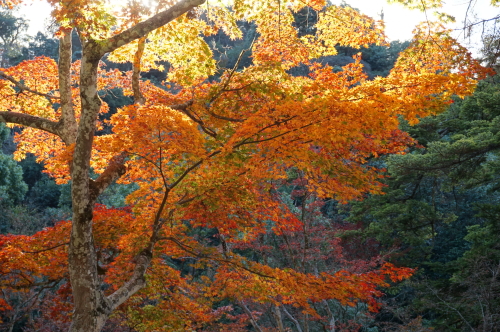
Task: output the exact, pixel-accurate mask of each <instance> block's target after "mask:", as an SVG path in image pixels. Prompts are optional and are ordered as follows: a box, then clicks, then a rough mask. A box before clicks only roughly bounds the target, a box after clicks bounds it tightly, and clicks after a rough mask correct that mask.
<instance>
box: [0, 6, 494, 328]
mask: <svg viewBox="0 0 500 332" xmlns="http://www.w3.org/2000/svg"><path fill="white" fill-rule="evenodd" d="M4 2H5V1H4ZM19 2H21V1H17V0H16V1H7V4H10V5H15V4H17V3H19ZM48 2H49V3H51V4H52V6H53V7H54V11H53V13H52V15H53V17H54V19H55V20H56V21H57V22H58V24H59V30H58V31H57V36H58V38H59V40H60V53H59V61H58V63H56V62H55V61H54V60H52V59H50V58H45V57H39V58H35V59H32V60H29V61H24V62H22V63H20V64H19V65H16V66H13V67H10V68H0V121H1V122H6V123H9V124H11V125H13V126H21V127H22V128H23V129H22V131H17V134H16V136H15V140H16V142H17V151H16V152H15V158H17V159H19V160H20V159H22V158H24V157H25V155H26V154H27V153H32V154H34V155H35V156H36V158H37V160H38V161H39V162H43V164H44V165H45V172H47V173H48V174H50V176H52V177H53V178H55V179H56V180H57V182H58V183H67V182H68V181H71V184H72V208H73V216H72V218H71V220H64V221H60V222H58V223H57V224H56V225H55V226H54V227H51V228H47V229H44V230H43V231H41V232H38V233H36V234H34V235H32V236H28V235H1V236H0V285H1V288H2V289H5V290H6V292H4V294H10V295H9V296H10V297H9V296H7V295H4V296H3V297H0V311H8V310H12V306H13V305H14V303H9V299H12V298H15V296H14V295H13V294H16V293H23V294H33V296H37V295H36V294H41V292H42V291H44V290H47V289H52V290H54V291H53V292H52V293H51V294H52V295H51V296H52V297H53V299H52V300H51V301H50V303H51V304H50V305H48V304H47V303H49V302H46V304H45V305H46V307H44V308H43V309H42V311H43V314H44V315H49V316H50V315H52V318H53V320H54V321H57V320H60V321H72V324H71V331H99V330H101V329H102V327H103V326H104V324H105V322H106V321H107V320H108V319H109V317H110V316H111V317H114V316H113V315H117V312H120V313H121V315H122V317H125V318H124V320H123V321H124V322H125V323H126V324H130V325H131V326H135V327H136V328H138V329H139V330H141V331H175V330H180V331H185V330H189V329H195V328H203V327H206V328H207V330H208V328H209V327H210V326H212V328H214V329H215V330H223V329H224V327H223V326H224V322H225V323H227V324H229V323H228V321H231V319H229V318H228V317H233V318H234V317H236V316H234V315H235V314H234V313H233V312H232V308H231V306H222V305H221V303H225V302H224V301H230V302H231V303H234V304H238V303H240V304H241V305H242V306H244V303H250V302H251V303H269V304H272V305H275V306H278V307H279V306H280V305H284V304H287V305H290V304H291V305H293V306H294V307H296V308H299V309H300V310H302V311H303V312H305V313H307V314H309V315H311V316H314V315H317V313H316V311H315V309H314V304H315V303H319V302H321V301H324V300H331V299H334V300H337V301H339V302H340V303H341V304H342V305H355V304H356V303H358V302H364V303H367V304H368V305H369V307H370V309H371V310H376V309H377V302H376V298H377V297H378V296H380V295H381V294H382V293H381V288H380V287H385V286H388V285H389V283H390V282H392V281H399V280H402V279H404V278H407V277H409V276H410V275H411V273H412V270H410V269H405V268H396V267H394V266H393V265H391V264H389V263H383V262H380V264H379V265H378V266H372V267H371V268H370V269H366V270H365V271H360V270H356V271H355V270H349V269H342V268H331V269H325V270H324V271H316V272H317V273H315V272H314V271H312V270H310V271H306V270H301V269H288V268H286V269H283V268H279V267H277V266H274V265H273V263H272V262H266V261H264V260H261V261H259V260H252V259H249V258H248V257H245V256H244V255H243V254H242V251H239V252H238V251H237V250H233V249H232V248H237V247H238V246H240V247H241V246H242V245H244V244H245V243H246V244H249V243H255V241H256V240H257V239H259V238H260V237H261V236H263V234H266V232H274V233H275V234H278V235H279V234H282V233H286V232H288V233H290V234H293V232H297V231H300V230H302V229H303V220H301V219H300V218H298V217H297V215H296V214H294V213H293V212H292V211H291V210H290V208H289V206H287V205H285V204H283V202H282V201H281V200H280V197H279V193H278V191H277V189H278V188H279V187H280V186H283V185H286V184H287V181H288V179H289V178H290V172H291V171H292V170H293V172H296V173H297V174H300V176H301V178H302V180H301V181H302V183H301V185H302V186H303V188H304V189H305V190H307V192H309V193H311V195H313V196H314V197H316V199H317V200H318V201H320V200H321V199H325V198H331V199H335V200H338V201H341V202H345V201H347V200H351V199H359V198H361V197H362V196H363V195H364V194H367V193H379V192H380V189H381V187H380V184H379V182H378V179H380V177H381V176H383V175H382V174H383V173H381V172H382V171H383V170H381V169H378V168H376V167H375V166H373V165H370V164H368V163H367V160H368V159H370V158H372V157H376V156H379V155H383V154H388V153H404V152H405V149H406V148H407V147H408V146H409V145H411V144H413V143H414V142H412V140H411V139H410V137H409V136H408V135H407V134H406V133H405V132H402V131H400V130H399V129H398V124H399V121H400V120H401V119H406V120H407V121H409V122H410V123H414V122H417V121H418V118H419V117H424V116H427V115H430V114H435V113H437V112H440V111H442V110H443V109H444V108H445V107H446V105H447V104H448V103H449V101H450V97H451V96H452V95H458V96H466V95H469V94H471V93H472V92H473V90H474V87H475V84H476V82H477V80H478V79H480V78H482V77H483V76H484V75H485V74H486V72H485V71H484V69H483V68H482V67H481V66H480V65H479V64H478V63H477V62H476V61H475V60H473V59H472V57H471V55H470V54H469V53H467V51H466V50H465V49H464V48H463V47H462V46H460V45H459V44H458V43H457V42H456V41H455V40H454V39H452V38H451V37H450V36H449V34H448V31H446V30H445V29H443V28H442V27H441V26H440V25H439V24H434V23H426V24H423V25H421V26H419V27H417V29H416V33H415V37H414V39H413V41H412V43H411V46H410V47H409V48H408V49H406V50H405V51H404V52H403V53H402V54H401V55H400V58H399V60H398V61H397V63H396V64H395V67H394V68H393V69H392V70H391V72H390V74H389V75H388V76H387V77H376V78H374V79H368V77H367V76H366V74H365V73H364V72H363V65H362V64H361V57H360V56H359V55H358V56H355V61H354V63H352V64H349V65H346V66H345V67H343V68H342V70H341V71H334V70H333V69H332V68H331V67H329V66H328V65H323V64H322V63H321V61H320V59H321V57H324V56H328V55H335V54H336V52H337V51H336V47H338V46H349V47H353V48H360V47H363V46H368V45H371V44H376V45H383V44H385V43H386V41H385V36H384V32H383V23H382V22H379V21H375V20H373V19H371V18H369V17H367V16H364V15H362V14H360V13H358V12H357V11H355V10H353V9H351V8H349V7H339V6H326V3H325V2H326V1H322V0H310V1H307V0H305V1H295V0H281V1H278V0H252V1H247V0H234V1H231V4H230V6H228V5H227V2H223V1H221V2H217V1H210V2H208V1H207V2H205V1H203V0H181V1H178V2H176V1H158V2H157V3H156V6H155V7H154V8H152V7H146V6H143V5H142V4H141V3H140V2H134V1H132V2H131V3H130V4H129V5H125V6H123V7H121V8H120V9H119V12H116V11H117V9H116V8H110V7H109V6H108V5H107V2H106V1H99V0H71V1H70V0H63V1H53V0H49V1H48ZM305 6H309V7H310V10H315V11H317V12H318V22H317V24H316V26H315V29H314V34H307V35H304V36H299V35H298V33H297V29H296V28H295V27H294V13H297V12H298V11H300V10H302V9H303V8H304V7H305ZM242 20H245V21H249V22H253V24H255V25H256V27H257V32H258V38H256V39H255V40H254V42H253V44H252V46H251V50H248V52H251V56H252V65H250V66H248V67H246V68H244V69H243V70H236V68H235V69H224V68H219V67H218V64H217V62H216V61H215V60H214V58H213V54H212V50H211V49H210V47H209V45H207V43H206V42H205V39H204V36H209V35H212V34H216V33H218V32H219V31H223V32H224V33H225V34H227V35H228V36H229V37H230V38H232V39H237V38H241V37H242V33H241V31H240V29H239V28H238V24H237V22H238V21H242ZM73 30H74V31H76V32H77V33H78V35H79V37H80V39H81V41H82V45H83V51H82V58H81V60H78V61H75V62H71V38H70V36H71V33H72V31H73ZM104 58H106V59H107V60H108V61H112V62H130V63H132V68H133V70H131V71H130V72H122V71H119V70H117V69H108V68H107V67H106V65H105V64H104V62H102V59H104ZM160 61H163V62H167V63H168V64H169V68H170V69H169V73H168V77H167V80H166V81H165V82H162V84H161V85H160V84H154V83H152V82H150V81H146V80H141V79H140V73H141V72H146V71H148V70H150V69H162V68H161V66H160ZM298 66H306V67H307V68H308V74H307V75H303V76H298V75H292V74H291V69H293V68H295V67H298ZM116 88H119V89H122V90H123V92H124V94H125V95H129V96H132V97H133V98H134V103H133V104H131V105H128V106H125V107H122V108H120V109H118V111H117V112H116V113H115V114H112V116H111V117H110V119H109V120H99V119H102V118H103V117H100V115H102V114H104V113H106V112H108V111H109V108H108V106H107V105H106V103H104V102H102V101H101V100H100V98H99V96H100V95H101V96H102V94H104V93H107V91H110V90H112V89H116ZM103 128H107V129H108V130H107V131H102V129H103ZM103 132H106V134H103ZM91 174H92V176H91ZM115 181H116V182H118V183H121V184H134V185H135V187H134V188H135V190H134V191H133V192H132V193H131V194H130V195H129V196H128V197H127V198H126V202H127V204H128V206H127V207H126V208H114V207H109V206H108V207H107V206H104V205H99V204H96V199H97V198H98V197H99V195H100V194H101V193H102V192H103V191H104V190H105V189H106V187H107V186H108V185H110V184H111V183H114V182H115ZM200 229H209V230H212V231H214V234H216V235H215V238H217V241H216V242H217V243H218V245H213V244H210V243H208V242H207V241H206V239H203V238H202V237H200V236H199V234H198V233H197V232H196V231H195V230H200ZM187 260H189V261H190V263H192V266H193V269H197V270H199V271H205V272H204V273H201V274H200V275H197V276H196V277H194V276H193V275H192V274H191V275H190V274H185V273H182V272H181V271H179V269H178V268H176V265H175V264H172V262H173V261H187ZM37 305H38V304H37ZM231 315H233V316H231ZM248 319H250V318H249V316H248V315H247V316H245V319H244V320H245V322H247V321H248ZM252 319H253V318H252ZM237 321H238V320H237V318H234V319H233V320H232V322H233V323H234V324H236V323H235V322H237ZM214 326H218V327H214ZM235 326H236V325H235ZM229 330H231V329H230V328H229Z"/></svg>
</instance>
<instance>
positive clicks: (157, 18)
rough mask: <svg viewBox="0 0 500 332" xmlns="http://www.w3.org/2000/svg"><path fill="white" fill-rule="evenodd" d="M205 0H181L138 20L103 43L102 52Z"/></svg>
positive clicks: (119, 45)
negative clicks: (141, 20)
mask: <svg viewBox="0 0 500 332" xmlns="http://www.w3.org/2000/svg"><path fill="white" fill-rule="evenodd" d="M205 1H206V0H181V1H179V2H177V3H176V4H175V5H173V6H172V7H170V8H169V9H167V10H164V11H162V12H160V13H158V14H156V15H154V16H153V17H151V18H149V19H148V20H146V21H144V22H140V23H138V24H136V25H134V26H133V27H131V28H130V29H128V30H125V31H123V32H122V33H119V34H117V35H116V36H113V37H111V38H109V39H108V40H107V42H104V43H103V47H102V48H101V51H102V54H103V55H104V54H105V53H109V52H113V51H114V50H116V49H117V48H119V47H121V46H123V45H126V44H128V43H130V42H132V41H134V40H136V39H139V38H141V37H143V36H145V35H147V34H148V33H150V32H151V31H153V30H156V29H158V28H160V27H162V26H164V25H165V24H167V23H169V22H171V21H173V20H175V19H176V18H177V17H179V16H181V15H182V14H184V13H187V12H188V11H190V10H191V9H193V8H195V7H197V6H199V5H201V4H203V3H205Z"/></svg>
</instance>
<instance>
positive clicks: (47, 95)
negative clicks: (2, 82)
mask: <svg viewBox="0 0 500 332" xmlns="http://www.w3.org/2000/svg"><path fill="white" fill-rule="evenodd" d="M0 77H2V78H4V79H6V80H7V81H10V82H11V83H13V84H14V85H15V86H16V87H17V88H18V89H19V90H21V92H22V91H28V92H31V93H33V94H35V95H38V96H42V97H45V98H49V99H59V97H56V96H53V95H49V94H47V93H42V92H38V91H36V90H33V89H30V88H28V87H27V86H26V85H24V84H22V83H21V82H19V81H18V80H16V79H15V78H14V77H12V76H10V75H7V74H6V73H5V72H3V71H0Z"/></svg>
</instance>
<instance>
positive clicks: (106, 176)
mask: <svg viewBox="0 0 500 332" xmlns="http://www.w3.org/2000/svg"><path fill="white" fill-rule="evenodd" d="M126 155H127V154H126V153H125V152H122V153H121V154H119V155H118V156H115V157H113V159H111V161H110V163H109V165H108V167H107V168H106V170H105V171H104V172H103V173H102V174H101V175H100V176H99V177H98V178H97V180H95V181H93V180H90V184H89V185H90V192H91V194H90V197H91V200H93V201H95V200H96V199H97V197H99V195H101V194H102V192H103V191H104V190H105V189H106V188H107V187H108V186H109V185H110V184H111V183H112V182H113V181H115V180H117V179H118V178H119V177H120V176H122V175H123V174H125V172H126V171H127V170H126V168H125V157H126Z"/></svg>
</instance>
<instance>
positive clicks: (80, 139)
mask: <svg viewBox="0 0 500 332" xmlns="http://www.w3.org/2000/svg"><path fill="white" fill-rule="evenodd" d="M204 2H205V0H184V1H180V2H178V3H177V4H176V5H174V6H172V7H171V8H169V9H167V10H165V11H163V12H161V13H159V14H157V15H155V16H153V17H152V18H150V19H148V20H146V21H144V22H141V23H138V24H137V25H135V26H134V27H132V28H130V29H128V30H126V31H124V32H122V33H121V34H118V35H116V36H114V37H112V38H110V39H108V40H107V41H93V40H88V41H86V42H84V43H83V51H82V60H81V69H80V97H81V109H82V114H81V118H80V122H79V124H78V132H77V135H76V141H75V142H76V144H75V151H74V154H73V164H72V168H71V173H72V191H71V194H72V201H73V223H72V230H71V241H70V247H69V253H68V255H69V271H70V279H71V286H72V290H73V299H74V313H73V321H72V324H71V327H70V331H71V332H80V331H86V332H87V331H95V332H98V331H100V330H101V329H102V328H103V326H104V324H105V322H106V320H107V319H108V317H109V315H110V314H111V312H112V311H113V310H114V309H115V308H116V307H118V306H119V305H120V304H122V303H123V302H125V301H126V300H127V299H128V298H130V296H132V295H133V294H135V293H136V292H137V291H138V290H140V289H141V288H142V287H144V285H145V278H144V276H145V273H146V270H147V268H148V267H149V264H150V262H151V258H152V256H153V253H152V252H153V248H154V245H155V243H156V241H157V240H158V234H157V233H158V232H159V229H156V227H155V230H154V231H153V234H152V236H151V239H150V243H149V245H148V247H147V248H145V249H144V250H142V251H141V252H140V253H139V255H137V257H136V259H135V264H136V265H135V269H134V273H133V275H132V277H131V278H130V279H129V280H128V281H127V282H126V283H125V284H124V285H122V286H121V287H120V288H119V289H118V290H117V291H116V292H115V293H113V294H112V295H110V296H109V297H106V296H105V295H104V293H103V292H102V291H101V284H100V279H99V276H98V271H97V265H98V264H97V257H96V253H95V247H94V239H93V235H92V217H93V206H94V203H95V200H96V199H97V197H98V196H99V195H100V194H101V193H102V191H103V190H104V189H105V188H106V187H107V186H108V185H109V184H110V183H111V182H112V181H114V180H115V179H116V178H118V177H119V176H120V175H121V174H123V173H124V172H125V168H124V159H125V155H124V154H122V155H120V156H117V157H115V158H114V159H113V160H112V161H111V162H110V165H109V166H108V168H107V170H106V171H105V172H104V173H103V174H102V175H101V176H100V177H99V178H98V179H97V180H96V181H92V180H91V179H90V178H89V171H90V157H91V153H92V143H93V139H94V132H95V130H96V120H97V116H98V114H99V110H100V107H101V100H100V99H99V96H98V95H97V69H98V64H99V60H100V59H101V58H102V56H103V55H104V54H105V53H107V52H111V51H113V50H114V49H116V48H118V47H120V46H122V45H125V44H127V43H130V42H131V41H133V40H135V39H139V38H142V37H144V36H146V35H147V34H148V33H149V32H151V31H153V30H155V29H157V28H159V27H161V26H163V25H165V24H167V23H168V22H170V21H172V20H173V19H175V18H177V17H179V16H180V15H182V14H184V13H185V12H187V11H189V10H191V9H193V8H194V7H196V6H198V5H200V4H202V3H204ZM64 45H66V46H67V44H63V46H64ZM68 75H69V73H68ZM64 79H65V78H62V80H64ZM65 87H66V86H65V85H64V84H62V85H61V88H62V89H64V88H65ZM65 105H66V108H65V113H64V116H63V118H64V121H68V123H71V116H72V114H73V116H74V113H73V111H72V106H71V101H70V100H68V101H67V103H66V104H65ZM155 224H156V223H155Z"/></svg>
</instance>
